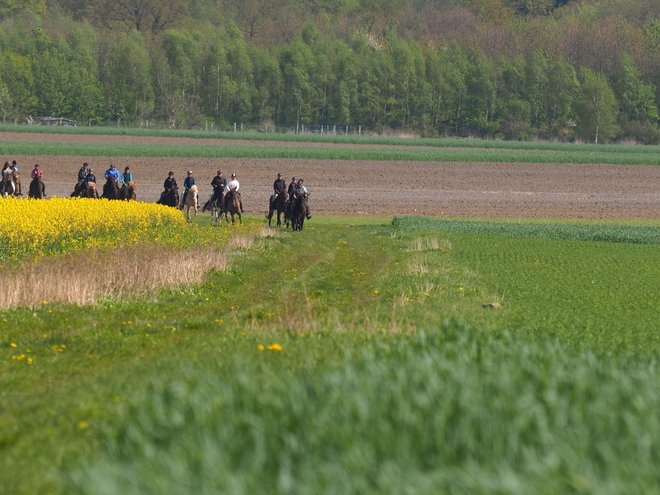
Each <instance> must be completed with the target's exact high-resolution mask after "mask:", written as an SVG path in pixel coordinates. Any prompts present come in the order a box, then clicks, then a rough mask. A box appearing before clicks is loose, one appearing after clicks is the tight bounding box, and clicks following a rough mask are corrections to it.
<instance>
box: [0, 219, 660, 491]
mask: <svg viewBox="0 0 660 495" xmlns="http://www.w3.org/2000/svg"><path fill="white" fill-rule="evenodd" d="M539 225H540V224H539V223H538V222H496V221H463V220H460V221H459V220H457V221H451V220H435V221H434V220H430V219H424V218H416V217H412V218H396V219H394V221H393V222H392V221H391V220H389V219H378V218H372V219H364V218H362V219H360V218H345V219H342V218H315V219H314V220H313V222H310V225H309V226H308V227H307V228H306V229H305V231H304V232H302V233H297V234H293V233H290V232H280V233H279V234H276V235H270V234H269V235H267V237H260V239H261V240H260V241H259V242H255V243H254V244H253V245H251V247H249V248H241V247H234V248H232V247H231V246H230V244H229V241H218V242H225V243H226V244H227V250H228V251H227V252H228V253H229V255H230V256H231V263H230V265H229V266H228V268H227V270H225V271H212V272H210V273H209V274H208V275H207V277H206V278H205V280H204V281H203V282H202V283H201V284H198V285H192V286H181V287H170V288H166V289H162V290H160V291H158V292H157V293H156V294H153V293H151V294H149V295H145V296H140V295H136V296H134V297H131V298H128V299H126V298H124V299H107V300H103V301H101V302H100V303H99V304H98V305H96V306H82V307H78V306H75V305H66V304H61V303H50V302H44V303H43V304H41V305H40V306H39V307H38V308H35V309H21V308H17V309H8V310H5V311H3V312H1V313H0V332H1V333H0V372H1V373H0V390H2V392H0V394H2V395H1V397H2V399H1V403H0V404H1V405H0V452H1V453H2V455H1V456H0V483H1V486H2V487H3V488H4V491H5V493H12V494H14V493H17V494H20V493H66V494H69V493H94V494H98V493H108V494H130V493H136V494H137V493H140V494H144V493H154V494H156V493H216V492H227V493H402V492H405V493H437V492H446V493H521V494H522V493H599V494H600V493H653V490H654V489H655V487H657V486H658V482H659V481H660V479H659V477H660V476H659V475H658V474H657V468H656V466H657V461H658V456H659V454H660V451H659V450H658V440H659V439H660V419H659V417H658V415H657V413H656V411H657V408H658V406H660V376H659V374H658V371H657V368H658V367H657V355H658V351H659V350H660V336H659V335H658V331H657V323H656V321H657V315H658V307H657V304H656V301H657V300H658V289H657V288H656V284H655V281H656V280H657V279H658V273H657V272H658V270H659V269H658V266H657V263H655V259H657V255H658V249H660V247H659V246H658V245H657V242H656V237H655V231H656V230H657V229H659V228H660V226H658V225H657V224H653V223H651V222H649V223H648V224H646V225H638V224H632V223H621V224H619V225H617V224H613V223H608V224H598V223H585V222H581V223H578V222H569V223H558V222H551V221H546V222H543V223H542V225H543V229H540V228H539ZM254 226H255V224H254V223H248V224H246V226H245V227H243V228H242V229H241V228H237V229H235V230H234V234H239V235H251V236H254V235H256V234H255V232H256V230H255V229H254V228H253V227H254ZM191 228H194V229H196V230H197V231H198V232H200V233H203V230H204V229H206V228H211V227H208V226H205V225H202V224H200V225H197V226H194V225H193V226H191ZM594 239H597V240H594ZM494 302H497V303H498V304H499V305H500V306H501V307H500V308H499V309H496V308H493V307H490V306H487V307H483V305H484V304H487V303H494ZM28 359H31V362H29V363H28Z"/></svg>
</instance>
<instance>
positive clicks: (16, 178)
mask: <svg viewBox="0 0 660 495" xmlns="http://www.w3.org/2000/svg"><path fill="white" fill-rule="evenodd" d="M11 178H12V180H13V181H14V184H15V186H16V192H15V193H14V196H22V195H23V191H22V188H21V174H20V172H19V171H18V170H14V171H13V172H12V173H11Z"/></svg>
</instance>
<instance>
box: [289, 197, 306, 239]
mask: <svg viewBox="0 0 660 495" xmlns="http://www.w3.org/2000/svg"><path fill="white" fill-rule="evenodd" d="M308 198H309V193H302V194H299V195H298V196H297V197H296V198H294V199H292V200H291V201H290V203H291V204H290V208H291V210H290V211H291V214H290V215H291V228H292V229H293V230H302V229H303V224H304V223H305V219H306V218H307V216H308V215H309V207H308V206H307V199H308Z"/></svg>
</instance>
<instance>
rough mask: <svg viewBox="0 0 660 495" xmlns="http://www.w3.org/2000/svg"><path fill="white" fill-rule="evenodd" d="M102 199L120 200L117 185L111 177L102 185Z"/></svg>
mask: <svg viewBox="0 0 660 495" xmlns="http://www.w3.org/2000/svg"><path fill="white" fill-rule="evenodd" d="M103 197H104V198H105V199H121V191H120V189H119V184H117V181H116V180H115V179H113V178H112V177H108V180H107V181H106V182H105V184H103Z"/></svg>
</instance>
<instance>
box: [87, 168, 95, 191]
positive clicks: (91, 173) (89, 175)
mask: <svg viewBox="0 0 660 495" xmlns="http://www.w3.org/2000/svg"><path fill="white" fill-rule="evenodd" d="M85 165H87V163H85ZM90 182H93V183H94V184H96V175H94V171H93V170H92V169H91V168H90V169H88V170H87V175H86V176H85V187H87V186H89V183H90Z"/></svg>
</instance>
